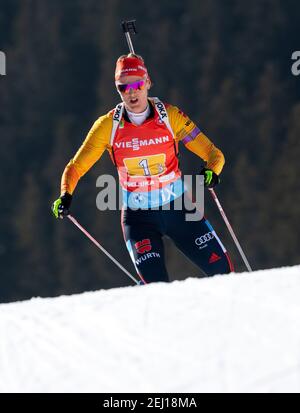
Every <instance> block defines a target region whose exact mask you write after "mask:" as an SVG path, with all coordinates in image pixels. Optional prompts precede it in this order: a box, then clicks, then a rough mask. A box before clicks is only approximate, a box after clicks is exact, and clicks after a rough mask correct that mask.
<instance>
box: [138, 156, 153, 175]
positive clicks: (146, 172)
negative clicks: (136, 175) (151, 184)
mask: <svg viewBox="0 0 300 413" xmlns="http://www.w3.org/2000/svg"><path fill="white" fill-rule="evenodd" d="M139 165H140V166H141V167H142V168H143V169H144V175H145V176H150V175H151V174H150V169H149V165H148V160H147V159H143V160H142V161H141V162H139Z"/></svg>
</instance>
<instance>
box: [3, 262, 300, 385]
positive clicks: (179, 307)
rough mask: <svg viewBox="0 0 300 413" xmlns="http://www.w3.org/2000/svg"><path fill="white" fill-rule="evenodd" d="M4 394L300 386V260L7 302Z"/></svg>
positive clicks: (5, 306)
mask: <svg viewBox="0 0 300 413" xmlns="http://www.w3.org/2000/svg"><path fill="white" fill-rule="evenodd" d="M0 334H1V340H0V392H101V393H105V392H197V393H198V392H199V393H200V392H299V391H300V266H296V267H290V268H280V269H273V270H266V271H258V272H254V273H252V274H248V273H243V274H232V275H229V276H216V277H213V278H206V279H195V278H189V279H187V280H185V281H180V282H173V283H170V284H165V283H157V284H152V285H147V286H134V287H125V288H117V289H112V290H106V291H105V290H101V291H98V292H90V293H84V294H80V295H73V296H67V297H66V296H63V297H58V298H49V299H41V298H35V299H32V300H30V301H24V302H19V303H11V304H2V305H0Z"/></svg>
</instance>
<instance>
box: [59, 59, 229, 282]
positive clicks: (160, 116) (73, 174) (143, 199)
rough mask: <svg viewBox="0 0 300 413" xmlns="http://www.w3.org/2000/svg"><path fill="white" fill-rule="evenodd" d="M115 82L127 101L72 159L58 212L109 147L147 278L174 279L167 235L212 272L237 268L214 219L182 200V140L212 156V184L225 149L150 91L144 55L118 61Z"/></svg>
mask: <svg viewBox="0 0 300 413" xmlns="http://www.w3.org/2000/svg"><path fill="white" fill-rule="evenodd" d="M115 85H116V88H117V90H118V92H119V94H120V96H121V99H122V102H121V103H120V104H118V105H117V106H116V108H115V109H114V110H111V111H110V112H108V113H107V114H106V115H104V116H101V117H99V118H98V119H97V120H96V122H95V123H94V125H93V126H92V128H91V130H90V131H89V133H88V135H87V137H86V139H85V141H84V142H83V144H82V146H81V147H80V149H79V150H78V152H77V153H76V155H75V156H74V158H73V159H72V160H71V161H70V162H69V163H68V165H67V166H66V168H65V170H64V173H63V175H62V180H61V196H60V198H59V199H57V200H56V201H55V202H54V204H53V205H52V211H53V213H54V215H55V217H56V218H63V217H64V216H66V215H68V214H69V210H70V205H71V201H72V194H73V192H74V189H75V187H76V185H77V183H78V181H79V179H80V178H81V177H82V176H83V175H84V174H85V173H86V172H87V171H88V170H89V169H90V168H91V167H92V166H93V165H94V163H95V162H96V161H98V160H99V159H100V157H101V156H102V154H103V152H104V151H105V149H107V150H108V151H109V153H110V156H111V159H112V161H113V163H114V164H115V166H116V168H117V170H118V174H119V180H120V185H121V187H122V192H123V208H122V214H121V225H122V229H123V234H124V239H125V243H126V246H127V249H128V251H129V254H130V256H131V259H132V261H133V263H134V266H135V269H136V271H137V273H138V275H139V277H140V278H141V280H142V281H143V282H145V283H150V282H157V281H168V280H169V278H168V273H167V269H166V266H165V256H164V245H163V236H168V237H169V238H171V239H172V240H173V242H174V243H175V245H176V246H177V247H178V248H179V249H180V250H181V251H182V252H183V253H184V254H185V255H186V256H187V257H188V258H189V259H190V260H191V261H192V262H193V263H194V264H196V265H197V266H198V267H199V268H200V269H201V270H202V272H203V273H204V275H206V276H212V275H215V274H226V273H229V272H231V271H232V270H233V267H232V264H231V261H230V258H229V256H228V253H227V251H226V249H225V247H224V246H223V244H222V243H221V241H220V239H219V237H218V236H217V234H216V232H215V231H214V229H213V227H212V226H211V224H210V223H209V222H208V220H207V219H206V218H205V217H204V218H202V219H201V220H198V221H188V220H186V214H187V213H191V211H190V209H188V210H187V207H186V202H182V203H181V205H182V208H178V207H176V208H175V207H174V206H175V204H176V202H177V205H179V203H178V201H180V198H183V197H184V196H185V187H184V184H183V180H182V178H181V171H180V169H179V164H178V156H177V155H178V143H179V142H182V143H183V144H184V145H185V146H186V147H187V148H188V149H189V150H190V151H192V152H194V153H195V154H197V155H198V156H199V157H200V158H202V159H203V160H204V161H206V167H205V168H204V169H203V170H202V171H201V172H200V173H201V174H202V175H204V185H205V186H207V187H210V188H211V187H214V186H215V185H217V184H218V183H219V174H220V172H221V171H222V168H223V166H224V162H225V161H224V156H223V154H222V152H221V151H220V150H219V149H218V148H216V147H215V146H214V145H213V143H212V142H211V141H210V140H209V139H208V138H207V136H206V135H205V134H204V133H203V132H202V131H200V130H199V128H198V127H197V126H196V125H195V124H194V123H193V122H192V121H191V120H190V119H189V118H188V117H187V116H186V115H185V114H184V113H183V112H181V111H180V110H179V109H178V108H177V107H176V106H172V105H170V104H164V103H163V102H161V101H160V100H159V99H158V98H149V97H148V92H149V89H150V87H151V80H150V78H149V75H148V71H147V68H146V66H145V63H144V60H143V59H142V58H141V56H138V55H135V54H132V53H130V54H128V55H124V56H121V57H120V58H119V59H118V60H117V64H116V71H115Z"/></svg>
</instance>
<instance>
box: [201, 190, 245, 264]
mask: <svg viewBox="0 0 300 413" xmlns="http://www.w3.org/2000/svg"><path fill="white" fill-rule="evenodd" d="M208 190H209V191H210V193H211V195H212V197H213V199H214V201H215V203H216V204H217V207H218V208H219V211H220V213H221V215H222V218H223V220H224V222H225V224H226V226H227V228H228V230H229V232H230V235H231V236H232V238H233V241H234V242H235V245H236V247H237V249H238V250H239V253H240V254H241V257H242V259H243V261H244V263H245V265H246V267H247V269H248V271H249V272H251V271H252V268H251V267H250V264H249V262H248V260H247V258H246V255H245V254H244V251H243V250H242V247H241V245H240V243H239V241H238V239H237V237H236V235H235V233H234V231H233V229H232V226H231V225H230V223H229V221H228V218H227V216H226V214H225V212H224V210H223V208H222V206H221V204H220V201H219V199H218V197H217V195H216V193H215V191H214V190H213V188H208Z"/></svg>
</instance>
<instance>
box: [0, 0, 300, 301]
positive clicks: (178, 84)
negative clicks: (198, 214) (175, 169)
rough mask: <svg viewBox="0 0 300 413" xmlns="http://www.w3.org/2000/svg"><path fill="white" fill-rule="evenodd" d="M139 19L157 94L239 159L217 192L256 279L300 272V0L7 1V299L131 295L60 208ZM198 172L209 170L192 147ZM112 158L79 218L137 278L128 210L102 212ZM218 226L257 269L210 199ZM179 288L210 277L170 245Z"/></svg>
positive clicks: (3, 94) (0, 285)
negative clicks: (299, 267) (66, 181)
mask: <svg viewBox="0 0 300 413" xmlns="http://www.w3.org/2000/svg"><path fill="white" fill-rule="evenodd" d="M127 18H136V19H137V27H138V32H139V33H138V35H137V36H135V37H134V44H135V48H136V51H137V52H138V53H140V54H142V55H143V56H144V58H145V61H146V64H147V66H148V68H149V72H150V74H151V78H152V80H153V82H154V86H153V90H152V95H154V96H159V97H160V98H161V99H163V100H164V101H166V102H170V103H172V104H176V105H178V106H179V107H180V108H181V109H182V110H183V111H185V112H186V113H187V114H188V115H189V116H190V117H191V118H192V119H193V120H194V121H195V122H196V123H197V124H198V125H199V126H200V127H201V128H202V129H203V131H204V132H205V133H206V134H207V135H208V136H209V137H210V138H211V139H212V141H213V142H214V143H215V144H216V145H217V146H218V147H220V148H221V149H222V150H223V152H224V154H225V157H226V165H225V168H224V172H223V174H222V185H220V187H219V188H218V189H217V192H218V194H219V196H220V199H221V201H222V203H223V204H224V209H225V211H226V212H227V215H228V217H229V218H230V220H231V221H232V225H233V227H234V229H235V230H236V232H237V235H238V237H239V238H240V241H241V243H242V245H243V247H244V249H245V251H246V252H247V254H248V256H249V260H250V262H251V263H252V265H253V267H254V268H255V269H259V268H269V267H276V266H282V265H292V264H299V263H300V255H299V252H298V245H299V233H300V228H299V219H298V215H299V213H298V211H299V207H298V205H299V185H298V170H299V166H298V165H299V158H300V144H299V133H300V123H299V122H300V121H299V119H300V94H299V90H300V88H299V85H300V83H299V82H300V77H294V76H292V74H291V64H292V61H291V55H292V52H293V51H294V50H299V49H300V45H299V24H300V5H299V3H298V2H296V1H293V0H286V1H285V2H282V1H281V0H255V1H253V2H252V3H251V6H249V4H247V3H245V2H241V1H238V0H227V1H226V2H222V1H220V0H203V1H201V2H199V1H198V0H186V1H185V2H182V1H181V0H174V1H172V2H170V1H167V0H161V1H160V2H159V3H152V4H151V5H150V3H149V2H147V1H145V0H141V1H139V2H126V3H125V2H122V1H120V0H110V1H103V2H99V1H98V0H85V1H83V0H72V1H71V0H64V1H59V0H53V1H51V2H49V1H47V0H39V1H38V0H22V1H21V0H2V2H1V5H0V50H2V51H4V52H5V53H6V56H7V76H1V78H0V107H1V111H0V136H1V144H2V149H1V151H0V165H1V174H0V195H1V207H2V208H1V212H2V213H1V215H0V228H1V232H0V269H1V278H0V301H2V302H6V301H13V300H19V299H26V298H30V297H32V296H35V295H39V296H55V295H59V294H70V293H76V292H81V291H86V290H94V289H99V288H111V287H116V286H120V285H128V284H130V280H129V279H127V278H126V276H125V275H123V274H122V273H121V271H120V270H118V269H117V268H116V267H115V266H114V264H113V263H111V262H110V261H109V260H108V258H107V257H105V256H104V255H103V254H101V253H100V252H99V251H98V250H97V249H96V248H95V247H94V246H93V245H91V244H90V242H89V241H88V240H86V239H85V238H84V236H83V235H82V234H80V233H79V231H78V230H77V229H76V228H75V227H73V226H72V225H71V223H70V222H69V221H68V220H64V221H63V222H58V221H55V219H54V218H52V216H51V213H50V206H51V203H52V202H53V200H54V199H56V197H57V196H58V195H59V187H60V178H61V174H62V171H63V169H64V167H65V165H66V163H67V162H68V161H69V159H70V158H71V157H72V156H73V155H74V153H75V152H76V150H77V149H78V147H79V146H80V144H81V142H82V141H83V139H84V137H85V135H86V134H87V132H88V130H89V128H90V127H91V125H92V124H93V122H94V121H95V119H97V117H98V116H100V115H101V114H104V113H106V112H107V111H108V110H110V109H111V108H112V107H114V106H115V104H116V103H117V102H118V100H119V97H118V95H117V93H116V91H115V89H114V84H113V80H114V66H115V61H116V59H117V57H118V56H119V55H120V54H123V53H126V52H127V44H126V41H125V39H124V36H123V35H122V32H121V29H120V22H121V20H122V19H127ZM181 151H182V156H181V165H182V169H183V171H184V172H185V173H188V174H191V173H194V174H195V173H197V172H199V170H200V168H201V166H202V164H203V163H202V161H201V160H200V159H199V158H197V157H196V156H195V155H194V154H192V153H190V152H188V151H187V150H186V149H185V148H183V147H181ZM100 174H113V175H114V176H116V171H115V170H114V167H113V165H112V163H111V161H110V158H109V156H108V155H107V154H105V155H104V156H103V157H102V159H101V161H100V162H99V163H97V164H96V165H95V166H94V167H93V168H92V169H91V171H90V172H89V173H88V174H87V175H86V176H85V177H84V178H83V179H82V181H81V182H80V183H79V185H78V187H77V189H76V192H75V194H74V203H73V213H74V215H76V216H78V219H79V220H80V221H81V222H82V223H83V225H84V226H86V227H87V228H88V229H90V231H91V232H92V234H93V235H95V237H96V238H98V239H99V240H100V242H102V243H103V245H104V247H105V248H106V249H108V250H109V251H110V252H111V253H112V255H113V256H115V257H116V258H118V259H119V260H120V261H121V262H122V263H123V265H124V266H125V267H127V268H128V269H129V270H130V271H131V272H134V268H133V265H132V263H131V260H130V258H129V256H128V253H127V250H126V248H125V245H124V242H123V237H122V231H121V228H120V216H119V212H114V211H105V212H100V211H98V210H97V208H96V207H95V200H96V196H97V193H98V190H99V189H98V188H96V185H95V183H96V179H97V177H98V176H99V175H100ZM206 215H207V216H208V218H209V219H211V221H212V223H213V224H214V225H215V227H216V230H217V231H218V232H219V233H220V235H221V238H222V239H223V240H224V243H225V244H226V245H227V246H228V249H229V251H230V253H231V255H232V256H233V258H234V261H235V264H236V269H237V270H238V271H241V270H243V269H244V267H243V265H242V263H241V259H240V257H239V256H238V254H237V253H236V249H235V247H234V245H233V243H232V240H231V239H230V236H229V235H228V232H227V230H226V228H225V226H224V223H223V222H222V220H221V218H220V216H219V213H218V211H217V209H216V207H215V205H214V204H213V203H212V201H211V199H210V198H209V195H208V194H207V196H206ZM166 244H167V246H168V250H167V260H168V268H169V270H170V274H171V278H172V279H174V278H176V279H182V278H185V277H187V276H199V275H201V274H199V270H197V269H196V268H195V267H194V266H193V265H192V264H190V263H189V262H188V261H187V260H186V259H185V257H183V256H182V254H181V253H179V252H178V251H177V250H176V249H175V247H174V246H172V245H171V243H170V242H169V241H168V240H167V241H166Z"/></svg>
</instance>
